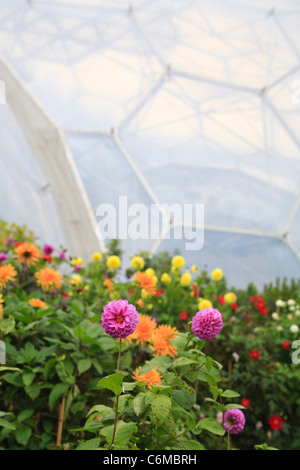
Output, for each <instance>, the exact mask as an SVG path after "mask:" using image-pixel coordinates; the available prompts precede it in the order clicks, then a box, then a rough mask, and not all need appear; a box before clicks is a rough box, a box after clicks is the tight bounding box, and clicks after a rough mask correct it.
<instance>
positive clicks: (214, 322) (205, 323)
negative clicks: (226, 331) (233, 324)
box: [191, 308, 223, 340]
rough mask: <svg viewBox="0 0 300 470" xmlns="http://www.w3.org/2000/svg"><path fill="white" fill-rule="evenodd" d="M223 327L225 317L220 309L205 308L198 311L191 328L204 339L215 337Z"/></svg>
mask: <svg viewBox="0 0 300 470" xmlns="http://www.w3.org/2000/svg"><path fill="white" fill-rule="evenodd" d="M222 328H223V318H222V315H221V313H220V312H219V310H216V309H214V308H205V309H204V310H200V311H199V312H197V313H196V315H195V316H194V318H193V320H192V326H191V330H192V332H193V333H194V334H195V335H196V336H198V338H200V339H202V340H208V339H213V338H215V337H216V336H217V335H218V334H219V333H220V331H221V329H222Z"/></svg>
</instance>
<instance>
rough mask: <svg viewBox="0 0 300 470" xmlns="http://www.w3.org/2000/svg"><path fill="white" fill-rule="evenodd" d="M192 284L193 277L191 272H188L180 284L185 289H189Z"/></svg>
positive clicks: (184, 274) (182, 277)
mask: <svg viewBox="0 0 300 470" xmlns="http://www.w3.org/2000/svg"><path fill="white" fill-rule="evenodd" d="M191 282H192V275H191V273H190V272H189V270H186V272H185V273H183V274H182V276H181V278H180V284H181V285H182V286H183V287H188V286H189V285H190V283H191Z"/></svg>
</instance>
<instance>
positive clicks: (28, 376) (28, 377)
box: [22, 371, 35, 386]
mask: <svg viewBox="0 0 300 470" xmlns="http://www.w3.org/2000/svg"><path fill="white" fill-rule="evenodd" d="M34 378H35V374H34V373H33V372H29V371H24V372H23V374H22V379H23V383H24V385H25V386H26V385H30V384H31V383H32V382H33V381H34Z"/></svg>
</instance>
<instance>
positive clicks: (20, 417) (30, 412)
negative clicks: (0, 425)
mask: <svg viewBox="0 0 300 470" xmlns="http://www.w3.org/2000/svg"><path fill="white" fill-rule="evenodd" d="M33 413H34V410H23V411H21V412H20V413H19V414H18V416H17V421H18V422H19V423H21V422H22V421H25V420H26V419H28V418H30V417H31V416H32V415H33Z"/></svg>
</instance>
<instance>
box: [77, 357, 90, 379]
mask: <svg viewBox="0 0 300 470" xmlns="http://www.w3.org/2000/svg"><path fill="white" fill-rule="evenodd" d="M91 365H92V360H91V359H89V358H86V359H80V361H78V364H77V368H78V372H79V375H80V374H83V372H86V371H87V370H89V368H90V367H91Z"/></svg>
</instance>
